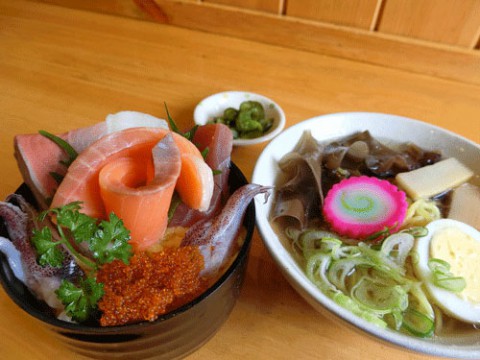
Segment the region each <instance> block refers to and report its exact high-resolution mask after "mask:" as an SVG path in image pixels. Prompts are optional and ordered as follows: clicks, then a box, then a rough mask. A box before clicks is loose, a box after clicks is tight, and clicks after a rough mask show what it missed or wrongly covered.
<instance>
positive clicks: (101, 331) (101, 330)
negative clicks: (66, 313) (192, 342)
mask: <svg viewBox="0 0 480 360" xmlns="http://www.w3.org/2000/svg"><path fill="white" fill-rule="evenodd" d="M232 175H234V176H236V177H238V181H239V182H242V183H245V184H247V183H248V181H247V179H246V178H245V175H244V174H243V173H242V171H241V170H240V169H239V168H238V167H237V166H236V165H235V163H233V162H230V175H229V179H230V177H231V176H232ZM19 191H25V192H29V191H30V190H29V189H28V187H27V186H26V185H25V184H22V186H20V187H19V189H17V192H19ZM248 212H250V213H251V214H249V215H248V216H249V217H252V216H253V217H252V226H250V227H248V228H247V233H246V235H245V240H244V242H243V244H242V247H241V248H240V251H239V253H238V254H237V257H236V258H235V260H234V261H233V262H232V264H230V266H229V267H228V269H227V270H226V271H225V273H224V274H223V275H222V276H221V277H220V278H219V279H218V280H217V281H216V282H215V283H214V284H213V285H212V286H210V287H209V288H208V289H207V290H206V291H205V292H203V293H202V294H201V295H200V296H198V297H197V298H195V299H194V300H192V301H190V302H188V303H187V304H185V305H182V306H181V307H179V308H177V309H175V310H173V311H171V312H169V313H167V314H164V315H161V316H159V317H158V318H157V319H155V320H154V321H142V322H139V323H133V324H126V325H118V326H105V327H101V326H92V325H83V324H79V323H72V322H68V321H63V320H59V319H57V318H55V317H52V316H49V315H47V314H46V313H45V312H41V311H39V310H38V309H36V308H34V307H33V306H32V305H30V304H29V303H28V302H26V301H21V299H19V298H18V297H17V296H16V294H14V292H13V291H12V290H11V288H10V286H9V285H8V281H6V279H5V278H4V271H3V269H0V283H1V284H2V287H3V289H4V290H5V292H6V293H7V294H8V295H9V298H10V299H12V301H14V302H15V303H16V304H17V305H18V306H19V307H20V308H22V309H23V310H24V311H25V312H26V313H28V314H29V315H30V316H32V317H34V318H36V319H38V320H40V321H42V322H45V323H47V324H49V325H52V326H54V327H55V328H60V330H67V331H81V332H82V333H85V334H87V333H89V334H98V335H112V334H119V333H126V332H127V333H130V332H135V331H137V330H141V329H143V328H145V327H150V326H152V325H153V324H156V323H159V322H163V321H166V320H168V319H170V318H173V317H175V316H178V315H180V314H182V313H184V312H186V311H187V310H188V309H190V308H192V307H194V306H195V305H196V304H198V303H200V302H201V301H203V300H204V299H205V298H207V297H209V296H210V295H211V294H213V293H214V292H215V291H216V290H217V289H218V288H219V287H220V286H221V285H222V284H223V283H224V282H225V281H226V280H227V279H228V278H229V277H230V276H231V274H232V273H233V272H234V271H235V269H236V268H237V266H238V265H239V264H240V263H241V262H242V260H243V259H244V258H245V257H246V256H247V255H248V251H249V248H250V243H251V241H252V237H253V232H254V230H255V221H254V220H255V207H254V204H253V200H252V202H251V203H250V204H249V206H248V208H247V214H248ZM0 254H1V253H0ZM2 255H3V254H2Z"/></svg>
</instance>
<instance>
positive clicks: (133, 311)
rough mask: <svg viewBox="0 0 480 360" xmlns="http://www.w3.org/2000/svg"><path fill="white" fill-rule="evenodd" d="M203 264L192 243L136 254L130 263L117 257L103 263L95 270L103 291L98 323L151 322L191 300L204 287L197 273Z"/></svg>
mask: <svg viewBox="0 0 480 360" xmlns="http://www.w3.org/2000/svg"><path fill="white" fill-rule="evenodd" d="M203 266H204V260H203V256H202V255H201V253H200V252H199V250H198V248H197V247H193V246H185V247H181V248H165V249H164V250H163V251H161V252H158V253H144V252H143V253H138V254H135V255H134V256H133V257H132V258H131V259H130V264H129V265H126V264H124V263H123V262H121V261H119V260H115V261H114V262H112V263H110V264H105V265H104V266H103V267H102V268H101V269H100V270H99V271H98V273H97V281H98V282H102V283H104V291H105V295H104V296H103V298H102V299H101V300H100V302H99V304H98V307H99V309H100V310H101V311H102V316H101V318H100V325H102V326H115V325H124V324H128V323H133V322H139V321H145V320H148V321H153V320H155V319H156V318H157V317H158V316H160V315H162V314H165V313H167V312H169V311H171V310H173V309H175V308H178V307H180V306H181V305H183V304H185V303H187V302H189V301H191V300H193V299H194V298H195V297H197V296H198V295H200V294H201V293H202V292H203V291H205V290H206V287H207V285H206V283H205V282H204V281H203V280H202V279H201V278H200V276H199V273H200V271H201V270H202V269H203Z"/></svg>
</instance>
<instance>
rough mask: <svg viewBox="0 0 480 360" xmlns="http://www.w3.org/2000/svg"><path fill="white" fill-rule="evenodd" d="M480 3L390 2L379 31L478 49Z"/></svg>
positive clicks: (474, 0)
mask: <svg viewBox="0 0 480 360" xmlns="http://www.w3.org/2000/svg"><path fill="white" fill-rule="evenodd" d="M479 30H480V0H387V1H386V2H385V6H384V9H383V14H382V17H381V20H380V23H379V26H378V31H380V32H383V33H388V34H396V35H401V36H406V37H410V38H417V39H423V40H428V41H433V42H438V43H443V44H450V45H457V46H462V47H467V48H474V47H475V45H476V44H477V42H478V33H479Z"/></svg>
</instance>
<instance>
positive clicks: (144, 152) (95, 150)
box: [51, 128, 213, 218]
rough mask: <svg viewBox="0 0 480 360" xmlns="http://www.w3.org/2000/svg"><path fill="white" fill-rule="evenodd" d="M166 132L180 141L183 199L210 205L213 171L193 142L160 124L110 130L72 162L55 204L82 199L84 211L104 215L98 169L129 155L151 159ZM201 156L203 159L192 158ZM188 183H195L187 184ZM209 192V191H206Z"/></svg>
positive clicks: (139, 159) (193, 204)
mask: <svg viewBox="0 0 480 360" xmlns="http://www.w3.org/2000/svg"><path fill="white" fill-rule="evenodd" d="M167 134H172V136H173V139H174V141H175V144H176V145H177V147H178V149H179V151H180V156H181V162H182V167H181V170H180V176H179V178H178V181H181V182H182V183H183V184H186V185H184V186H180V187H178V188H177V191H178V193H179V195H180V197H181V198H182V201H184V202H185V203H187V204H189V206H191V207H193V208H196V209H202V208H206V207H208V204H209V203H210V200H211V197H212V193H213V174H212V171H211V169H210V168H209V167H208V165H207V164H206V163H205V162H204V161H203V157H202V154H201V153H200V151H199V150H198V149H197V148H196V146H195V145H193V143H191V142H190V141H188V140H187V139H186V138H184V137H183V136H181V135H178V134H176V133H172V132H170V131H169V130H166V129H161V128H133V129H127V130H123V131H119V132H116V133H113V134H109V135H106V136H104V137H103V138H101V139H100V140H98V141H96V142H95V143H93V144H92V145H91V146H89V147H88V148H87V149H86V150H85V151H84V152H82V153H81V154H80V155H79V156H78V157H77V159H76V160H75V161H74V162H73V163H72V164H71V165H70V167H69V168H68V172H67V174H66V175H65V178H64V179H63V181H62V183H61V184H60V186H59V187H58V190H57V192H56V193H55V196H54V198H53V201H52V204H51V206H52V207H58V206H63V205H65V204H68V203H70V202H72V201H82V202H83V204H82V212H83V213H85V214H87V215H89V216H92V217H96V218H105V215H106V213H105V208H104V205H103V202H102V200H101V197H100V186H99V182H98V180H99V173H100V170H101V169H102V168H103V167H104V166H105V165H107V164H108V163H110V162H112V161H114V160H116V159H119V158H122V157H130V158H133V159H134V160H135V161H137V162H143V163H152V153H151V151H152V148H153V147H154V146H155V145H156V144H157V143H158V142H159V141H160V140H161V139H163V137H164V136H165V135H167ZM192 157H193V158H198V159H200V160H202V161H192ZM188 184H195V187H194V186H188ZM205 194H206V195H205Z"/></svg>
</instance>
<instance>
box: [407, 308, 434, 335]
mask: <svg viewBox="0 0 480 360" xmlns="http://www.w3.org/2000/svg"><path fill="white" fill-rule="evenodd" d="M434 327H435V324H434V322H433V319H432V318H430V317H429V316H427V315H425V314H422V313H421V312H419V311H417V310H414V309H407V311H405V313H404V314H403V323H402V328H403V329H405V330H406V331H408V332H409V333H410V334H412V335H415V336H418V337H421V338H426V337H431V336H432V335H433V330H434Z"/></svg>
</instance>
